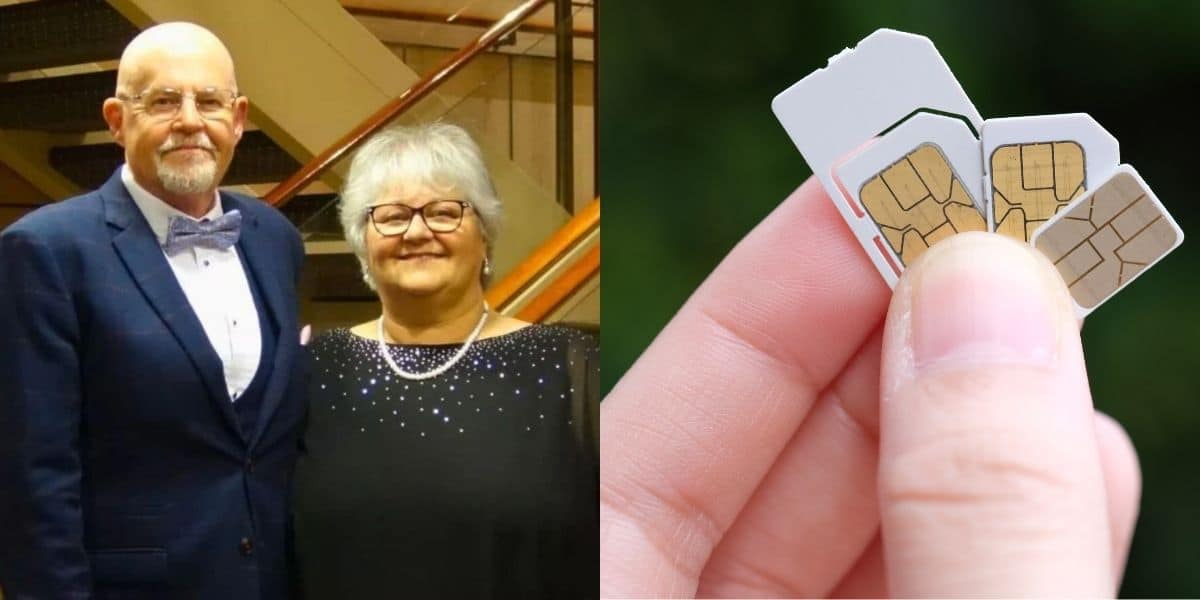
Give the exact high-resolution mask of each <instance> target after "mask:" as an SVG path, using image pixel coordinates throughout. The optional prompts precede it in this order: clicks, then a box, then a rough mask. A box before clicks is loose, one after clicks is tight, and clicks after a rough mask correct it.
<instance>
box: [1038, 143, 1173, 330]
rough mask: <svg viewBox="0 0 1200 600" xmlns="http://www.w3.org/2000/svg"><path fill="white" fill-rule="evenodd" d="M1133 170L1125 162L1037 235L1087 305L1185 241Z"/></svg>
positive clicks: (1074, 293) (1076, 296)
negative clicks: (1087, 195)
mask: <svg viewBox="0 0 1200 600" xmlns="http://www.w3.org/2000/svg"><path fill="white" fill-rule="evenodd" d="M1126 169H1128V171H1127V170H1126ZM1129 171H1132V169H1131V168H1129V167H1125V166H1122V168H1121V170H1119V171H1118V172H1117V173H1116V174H1115V175H1113V176H1112V177H1111V178H1110V179H1109V180H1108V181H1106V182H1104V183H1103V184H1101V185H1100V186H1099V187H1097V188H1096V190H1095V192H1094V193H1092V194H1091V195H1090V196H1089V197H1087V198H1083V199H1081V200H1080V201H1079V203H1078V204H1077V205H1075V206H1073V207H1071V208H1070V209H1069V210H1068V212H1066V213H1065V214H1063V215H1062V217H1061V218H1059V219H1055V220H1054V221H1052V222H1050V223H1049V224H1047V225H1046V227H1045V228H1043V229H1042V230H1041V231H1039V232H1038V234H1037V237H1036V238H1035V239H1034V245H1035V246H1036V247H1037V249H1038V250H1041V251H1042V253H1044V254H1045V255H1046V256H1047V257H1049V258H1050V260H1051V261H1052V262H1053V263H1054V264H1055V266H1056V267H1058V272H1059V273H1061V274H1062V276H1063V280H1064V281H1066V282H1067V286H1068V287H1069V288H1070V290H1071V296H1072V297H1073V298H1074V299H1075V302H1076V303H1078V304H1079V306H1081V307H1083V308H1084V309H1088V310H1090V309H1092V308H1095V307H1096V306H1097V305H1099V304H1100V303H1101V302H1103V301H1104V300H1105V299H1106V298H1108V297H1109V296H1111V295H1113V293H1115V292H1116V291H1117V290H1119V289H1120V288H1121V287H1122V286H1124V285H1125V284H1127V283H1129V281H1130V280H1131V279H1133V278H1134V277H1135V276H1137V274H1138V273H1140V272H1142V271H1143V270H1145V269H1146V267H1148V266H1150V265H1151V264H1152V263H1154V262H1155V261H1156V260H1158V259H1159V258H1162V256H1163V255H1165V254H1166V253H1167V252H1170V251H1171V249H1173V248H1174V247H1175V246H1177V245H1178V244H1179V243H1180V242H1181V241H1182V236H1181V234H1180V231H1179V228H1178V226H1177V225H1175V222H1174V221H1173V220H1172V219H1171V216H1170V215H1169V214H1167V212H1166V211H1165V210H1164V209H1163V208H1162V205H1161V204H1159V202H1158V201H1157V200H1156V199H1154V197H1153V194H1152V193H1151V192H1150V190H1149V189H1148V188H1146V187H1145V184H1144V183H1142V182H1140V180H1139V179H1138V178H1137V177H1136V176H1135V175H1134V174H1131V173H1130V172H1129Z"/></svg>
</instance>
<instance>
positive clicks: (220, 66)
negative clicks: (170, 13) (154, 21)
mask: <svg viewBox="0 0 1200 600" xmlns="http://www.w3.org/2000/svg"><path fill="white" fill-rule="evenodd" d="M191 65H201V66H203V67H204V68H206V69H208V70H209V71H210V73H211V74H212V76H213V77H215V78H216V79H217V81H212V82H209V85H212V86H216V87H222V88H228V89H237V79H236V77H235V76H234V72H233V57H232V56H230V54H229V50H228V49H227V48H225V44H223V43H221V40H220V39H218V38H217V36H215V35H213V33H212V32H211V31H209V30H207V29H205V28H203V27H201V26H199V25H195V24H193V23H183V22H177V23H163V24H161V25H155V26H153V27H150V28H149V29H146V30H145V31H143V32H141V33H139V34H138V35H137V37H135V38H133V41H131V42H129V45H128V46H126V47H125V52H123V53H122V54H121V62H120V64H119V65H118V67H117V93H118V94H125V95H129V94H136V93H138V92H140V91H141V90H143V89H145V87H146V86H147V84H148V83H149V81H150V80H152V79H154V78H155V77H159V76H162V75H164V74H165V75H167V76H168V77H169V76H170V71H171V70H172V69H178V68H186V67H188V66H191Z"/></svg>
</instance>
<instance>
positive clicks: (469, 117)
mask: <svg viewBox="0 0 1200 600" xmlns="http://www.w3.org/2000/svg"><path fill="white" fill-rule="evenodd" d="M422 2H423V3H424V4H430V3H431V2H432V5H431V8H435V7H436V6H433V5H437V4H438V3H439V2H434V1H433V0H404V1H402V2H393V3H392V4H399V5H404V6H409V7H411V6H417V5H420V4H422ZM373 4H376V5H378V4H383V5H386V4H387V2H383V3H379V2H374V3H373ZM442 4H444V3H442ZM497 4H499V5H501V7H503V6H504V5H506V4H511V2H505V1H501V0H490V1H485V2H483V3H478V2H476V3H473V4H472V5H471V6H472V7H473V8H478V7H480V6H482V7H483V8H485V9H486V8H487V7H488V6H492V8H496V7H495V6H494V5H497ZM235 6H236V7H235ZM272 10H274V11H276V12H274V13H271V12H264V11H272ZM347 10H348V11H349V12H347ZM256 11H257V13H258V14H252V13H255V12H256ZM484 12H485V13H486V12H487V11H486V10H485V11H484ZM356 13H357V14H356ZM500 13H501V14H503V11H500ZM431 14H432V13H430V12H418V13H412V12H409V13H404V12H398V11H395V10H388V9H386V7H385V9H382V10H381V9H372V10H369V11H368V10H366V9H363V8H361V7H359V8H355V7H353V6H348V7H347V8H346V9H343V8H342V7H341V6H338V5H337V4H336V3H332V2H329V3H317V2H311V1H310V0H279V2H276V3H270V4H268V3H261V5H260V3H253V4H251V5H247V4H245V3H240V4H239V3H237V2H234V1H230V0H213V1H211V2H205V3H196V2H191V1H184V0H156V1H154V2H149V1H147V0H110V2H104V1H102V0H34V1H30V0H0V228H2V227H4V226H6V225H7V224H9V223H11V222H12V221H15V220H16V219H17V218H19V217H20V216H21V215H23V214H25V213H26V212H29V211H30V210H33V209H34V208H36V207H37V206H39V205H41V204H44V203H46V202H51V201H55V200H60V199H63V198H66V197H69V196H71V195H75V194H78V193H81V192H82V191H85V190H88V189H94V188H96V187H98V186H99V185H100V184H102V183H103V182H104V181H105V180H106V179H107V178H108V177H109V176H110V175H111V174H112V172H113V170H114V169H115V168H116V167H117V166H118V165H119V164H120V163H121V162H122V160H123V159H122V156H123V152H122V149H121V148H120V147H119V146H117V145H116V144H115V143H113V142H112V140H111V138H110V136H109V134H108V132H107V128H106V125H105V123H104V121H103V119H102V117H101V112H100V105H101V103H102V102H103V100H104V99H105V98H107V97H109V96H111V95H112V93H113V90H114V88H115V79H116V66H117V60H118V59H119V57H120V53H121V51H122V50H123V48H124V46H125V45H126V44H127V43H128V42H129V40H131V39H132V38H133V37H134V36H135V35H137V33H138V32H139V31H140V30H141V28H143V27H145V26H148V25H150V24H152V23H156V22H163V21H168V20H191V21H195V22H198V23H201V24H204V25H205V26H206V27H209V28H210V29H212V30H214V31H215V32H216V33H217V34H218V36H220V37H221V38H222V39H223V40H224V41H225V42H226V44H227V45H228V46H229V47H230V50H231V52H232V53H233V55H234V57H235V61H236V62H237V68H238V78H239V84H240V85H241V87H242V91H243V93H245V94H246V95H247V96H248V97H249V98H250V100H251V115H250V120H251V123H250V125H249V126H248V128H247V132H246V134H245V135H244V136H243V138H242V140H241V142H240V143H239V145H238V148H237V151H236V152H235V154H234V158H233V163H232V164H231V166H230V169H229V172H228V174H227V175H226V177H225V179H224V181H223V184H224V186H225V187H226V188H229V189H233V190H235V191H239V192H242V193H245V194H248V195H252V196H259V197H261V196H263V195H264V194H265V193H266V192H267V191H268V190H270V189H271V188H272V187H274V185H275V184H276V183H277V182H279V181H281V180H283V179H285V178H287V177H288V176H290V175H292V174H293V173H294V172H296V171H297V169H299V168H300V166H301V164H302V162H306V161H308V160H309V159H311V158H312V157H313V156H314V155H316V154H317V153H319V152H320V151H322V150H324V149H325V147H326V146H327V145H328V144H330V143H332V142H333V141H334V140H335V139H337V137H339V136H340V134H343V133H345V132H346V131H348V130H349V129H351V128H352V127H353V126H354V125H357V124H358V122H359V121H361V120H362V119H363V118H364V117H365V116H366V115H368V114H370V113H371V112H373V111H374V110H375V109H376V108H378V107H379V106H380V105H382V104H383V103H384V102H386V101H387V100H388V99H390V98H393V97H395V96H398V95H399V94H400V93H401V92H403V91H404V90H406V89H408V87H409V86H411V85H412V84H413V83H414V82H416V81H417V80H418V78H419V73H418V69H420V72H422V73H423V72H425V71H426V70H427V69H428V68H429V64H430V63H431V62H434V61H435V60H436V59H437V58H438V57H439V55H446V54H448V53H452V52H453V50H452V48H451V44H453V43H457V41H455V40H456V38H455V35H458V34H461V33H462V31H461V30H463V27H462V26H461V25H454V26H450V25H445V24H444V23H433V22H430V15H431ZM485 16H486V17H492V15H485ZM434 20H436V19H434ZM486 20H487V19H483V18H481V19H480V24H482V22H484V21H486ZM466 21H467V22H469V21H470V20H469V19H467V20H466ZM247 23H270V25H269V26H267V25H261V26H256V27H247ZM551 24H552V23H551ZM539 27H541V29H543V30H544V29H545V26H544V25H541V26H538V25H534V26H532V27H531V28H530V29H529V30H525V29H523V30H521V31H519V32H518V33H517V34H515V35H513V36H511V38H510V39H509V40H507V42H506V43H507V46H506V47H502V48H500V50H501V51H502V52H505V53H508V54H509V55H510V56H511V55H520V54H521V53H522V52H525V53H528V54H529V55H531V56H538V55H545V54H546V47H547V44H546V43H545V42H544V41H542V42H539V41H537V40H538V39H544V38H545V37H546V34H545V31H541V32H539V31H538V28H539ZM256 28H257V32H256V31H254V29H256ZM477 28H478V24H477ZM247 29H250V31H248V32H247V31H246V30H247ZM467 29H469V27H468V28H467ZM264 30H267V31H269V38H267V37H266V36H265V35H264V34H263V31H264ZM455 31H457V32H458V33H457V34H456V33H455ZM264 39H269V40H270V42H271V43H264ZM447 40H449V41H450V43H449V44H446V43H445V42H446V41H447ZM530 40H534V41H532V42H531V41H530ZM549 45H550V47H551V54H552V41H551V43H550V44H549ZM577 45H578V39H577ZM577 54H579V52H578V51H577ZM481 58H483V59H487V60H484V61H480V63H481V64H479V65H470V66H469V67H470V69H468V70H473V71H474V74H472V75H467V74H466V73H464V74H462V75H460V76H456V77H457V78H456V79H455V80H452V81H450V82H448V85H446V86H445V87H446V88H449V89H450V91H449V92H447V93H446V94H444V95H443V94H440V93H435V94H433V95H431V97H430V98H429V99H428V100H426V101H423V102H422V104H421V105H419V106H418V107H416V109H415V110H413V111H411V113H412V114H407V115H406V117H402V119H401V120H402V121H403V120H405V119H408V120H413V121H415V120H427V119H431V118H439V117H442V118H449V119H450V120H453V121H455V122H459V123H460V124H464V125H466V126H467V127H468V128H469V129H473V130H475V131H476V135H477V137H480V142H481V145H482V146H484V149H485V154H488V162H489V165H490V166H491V168H492V171H493V176H494V178H495V180H496V185H497V188H498V189H499V191H500V193H501V195H502V197H504V198H505V200H506V203H507V209H508V211H507V212H508V221H509V225H508V227H506V231H505V234H506V235H505V237H504V238H502V239H501V246H500V247H498V248H497V257H496V258H497V260H496V262H495V264H496V267H497V270H498V273H499V275H501V276H503V275H504V274H505V273H506V272H508V271H509V270H512V269H513V268H515V267H516V266H517V265H518V264H519V263H520V262H521V261H522V260H523V259H524V258H525V257H526V256H527V255H529V254H530V253H531V252H532V251H533V250H534V249H535V248H537V247H538V244H539V242H540V241H541V240H543V239H545V238H546V237H547V236H549V234H550V233H551V232H553V231H554V230H555V229H557V228H558V227H559V226H560V225H561V224H562V223H564V222H566V220H567V219H568V217H569V216H570V214H569V213H570V212H571V211H572V210H573V209H574V208H575V207H574V206H568V207H565V208H564V207H561V206H559V205H558V204H557V203H556V202H555V201H554V200H553V198H552V195H553V194H552V191H553V189H554V188H553V183H552V181H553V173H551V174H550V181H551V184H550V186H549V191H547V189H546V183H545V182H546V179H547V177H546V174H545V172H544V171H545V169H542V168H532V169H527V168H522V167H521V166H519V165H518V164H517V162H518V161H521V160H524V161H525V162H526V163H529V162H531V157H532V159H537V158H539V157H538V156H536V155H535V154H536V153H537V152H545V150H544V146H546V144H544V143H539V140H529V141H521V140H519V139H518V132H522V131H525V130H527V129H531V128H536V127H537V126H539V125H540V126H541V127H545V124H544V123H543V121H545V119H544V118H541V115H540V114H538V113H537V112H536V109H535V110H534V111H533V112H530V111H531V109H529V108H528V105H529V104H530V103H529V102H528V101H527V99H525V98H521V99H520V101H517V100H515V99H516V98H517V96H518V95H520V93H519V90H517V89H516V88H514V86H513V81H512V79H513V77H512V76H511V75H509V76H508V77H507V79H508V81H507V82H506V85H507V86H508V88H507V89H508V94H509V108H508V113H509V114H508V119H507V120H508V123H509V125H510V127H509V129H508V132H507V135H508V136H509V138H508V139H507V140H488V139H486V136H481V135H480V133H481V132H483V133H485V134H486V133H488V132H489V131H490V130H492V129H495V127H494V124H495V123H500V122H502V121H501V119H500V118H498V117H499V116H500V115H498V112H497V110H496V102H494V98H491V96H492V95H494V93H495V92H496V90H497V89H499V88H500V87H501V86H500V85H499V84H498V82H499V80H500V77H502V76H503V75H504V74H503V73H502V69H501V68H500V66H502V65H503V64H504V63H503V61H505V60H509V59H506V58H503V56H502V55H501V54H500V53H496V55H495V56H493V55H492V53H489V54H488V55H486V56H483V57H481ZM489 61H490V62H489ZM410 62H411V63H414V64H415V66H416V68H414V67H413V66H410V65H409V64H408V63H410ZM498 65H500V66H498ZM472 78H474V81H472ZM585 83H586V84H589V86H588V87H589V88H590V83H591V82H590V81H585ZM517 85H521V84H520V82H518V84H517ZM525 85H531V84H529V83H528V82H526V83H525ZM537 87H538V86H536V85H534V86H533V88H530V89H535V88H537ZM542 87H544V86H542ZM520 92H522V93H523V92H524V90H520ZM552 92H553V90H552V89H551V93H552ZM589 93H590V90H589ZM534 100H535V102H536V100H537V99H536V98H535V99H534ZM589 102H590V100H589ZM518 104H519V105H520V106H517V105H518ZM514 106H517V108H515V109H514V108H513V107H514ZM522 111H524V112H522ZM543 112H544V111H543ZM514 114H515V115H516V118H514V116H513V115H514ZM493 117H497V118H493ZM521 119H525V120H526V123H524V124H523V123H521V122H520V121H521ZM590 119H591V116H590V114H589V115H588V118H587V121H590ZM576 120H577V122H578V121H579V120H580V119H579V118H578V115H577V119H576ZM589 125H590V123H589ZM589 135H590V130H589ZM526 137H529V136H526ZM514 139H518V141H517V142H514ZM550 141H551V143H552V142H553V140H550ZM588 143H590V138H589V140H588ZM497 146H499V148H497ZM526 148H528V149H526ZM584 160H589V161H590V160H591V157H590V153H589V156H586V157H584ZM542 162H545V161H542ZM576 162H577V164H578V163H579V162H580V161H578V160H577V161H576ZM347 166H348V161H342V163H340V164H337V165H335V166H334V168H332V169H330V170H329V171H327V172H326V173H325V174H324V175H323V176H322V177H321V179H320V180H319V181H317V182H314V183H312V184H311V185H308V186H307V187H306V188H304V189H303V190H302V191H301V193H300V195H298V196H296V197H295V198H293V199H292V200H291V201H290V202H288V203H287V204H286V205H284V206H283V207H282V209H281V210H282V212H283V213H284V214H285V215H286V216H287V217H288V218H289V219H290V220H291V221H292V222H293V223H294V224H296V225H297V227H299V228H300V229H301V231H302V232H303V233H304V234H305V235H306V238H307V239H308V240H309V243H307V244H306V246H307V248H308V251H309V254H310V257H309V268H308V269H307V271H308V276H307V278H306V279H307V281H306V282H305V285H304V287H303V289H304V291H305V299H304V301H303V304H304V309H305V312H306V313H311V314H319V315H321V317H320V318H318V319H314V320H315V321H318V322H328V323H329V324H341V323H345V322H348V321H351V320H355V319H357V318H359V316H360V315H362V314H368V313H369V312H374V311H375V310H377V309H376V308H374V306H373V300H374V295H373V294H372V293H371V292H369V291H368V290H366V288H365V286H363V285H362V283H361V279H360V275H359V271H358V264H357V261H356V260H355V259H354V258H353V257H352V256H351V255H349V253H348V252H349V251H348V248H347V247H346V246H345V244H344V243H340V242H338V241H337V240H339V239H340V228H339V227H338V225H337V223H336V218H335V211H334V210H333V206H334V201H335V194H334V191H335V190H336V189H337V188H338V187H339V186H340V184H341V177H342V174H343V173H344V172H345V168H346V167H347ZM587 166H588V169H587V173H588V174H589V178H586V179H585V182H584V183H585V185H588V187H590V184H591V179H590V173H591V169H590V165H587ZM588 197H589V198H590V196H588ZM514 223H515V224H516V226H515V227H514ZM597 295H598V292H597ZM593 312H595V319H596V320H598V316H599V315H598V307H597V308H596V309H595V310H594V311H593Z"/></svg>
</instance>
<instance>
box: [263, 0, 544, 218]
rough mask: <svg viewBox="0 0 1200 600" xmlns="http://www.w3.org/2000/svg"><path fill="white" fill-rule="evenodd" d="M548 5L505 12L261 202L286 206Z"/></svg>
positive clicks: (530, 0) (531, 3) (537, 0)
mask: <svg viewBox="0 0 1200 600" xmlns="http://www.w3.org/2000/svg"><path fill="white" fill-rule="evenodd" d="M549 1H550V0H527V1H526V2H524V3H522V4H521V5H519V6H517V7H516V8H514V9H512V10H511V11H509V12H508V14H506V15H504V16H503V17H501V18H500V20H499V21H496V22H495V24H493V25H492V26H491V27H489V28H488V29H487V30H486V31H484V32H483V33H482V34H480V36H479V37H478V38H477V39H476V40H475V41H473V42H471V43H470V44H467V45H466V46H464V47H463V48H462V49H461V50H459V51H458V52H456V53H454V56H451V57H450V58H448V59H446V61H445V62H443V63H442V64H441V65H440V66H439V67H438V68H437V69H435V70H434V71H433V72H432V73H430V74H429V75H426V76H425V77H422V78H421V80H420V81H418V82H417V83H416V84H415V85H413V86H412V87H410V88H408V89H407V90H405V92H404V93H403V94H400V96H399V97H397V98H396V99H395V100H392V101H390V102H388V103H387V104H385V105H383V107H382V108H380V109H379V110H377V111H375V113H374V114H372V115H371V116H369V117H367V119H366V120H365V121H363V122H362V123H360V124H359V125H358V126H357V127H355V128H354V129H353V130H351V131H350V133H347V134H346V135H344V136H342V138H341V139H339V140H338V141H336V142H334V144H333V145H332V146H330V147H329V148H326V149H325V151H323V152H321V153H320V154H318V155H317V156H315V157H313V159H312V160H310V161H308V163H307V164H305V165H304V166H303V167H301V168H300V170H299V171H296V172H295V173H293V174H292V176H291V177H288V178H287V179H286V180H284V181H283V182H282V183H280V184H279V185H277V186H275V187H274V189H272V190H271V191H270V192H268V193H267V195H266V196H265V197H264V198H263V200H265V201H266V202H267V203H268V204H271V205H272V206H275V207H280V206H283V205H284V204H287V202H288V201H289V200H291V199H292V197H293V196H295V195H296V194H297V193H299V192H300V190H302V189H304V187H305V186H307V185H308V184H309V183H312V181H313V180H314V179H316V178H317V177H318V176H319V175H320V174H321V173H323V172H325V170H326V169H328V168H329V167H330V166H332V165H333V164H335V163H336V162H337V161H339V160H341V158H342V157H343V156H345V155H346V154H347V153H349V152H351V151H352V150H354V149H355V148H357V147H358V146H359V144H361V143H363V142H364V141H366V139H367V138H368V137H371V135H373V134H374V133H376V132H377V131H379V130H380V129H383V128H384V126H386V125H387V124H388V123H389V122H391V120H392V119H395V118H396V117H397V116H399V115H400V114H401V113H403V112H404V111H406V110H408V109H409V108H410V107H412V106H413V105H414V104H416V103H417V102H418V101H419V100H421V99H422V98H424V97H425V96H426V95H428V94H429V92H432V91H433V90H434V88H436V87H438V86H439V85H441V84H442V82H444V81H445V80H446V79H447V78H449V77H450V76H451V75H453V74H454V73H456V72H457V71H458V70H459V69H461V68H462V67H463V65H465V64H466V63H467V62H468V61H470V60H471V59H472V58H474V57H475V56H476V55H477V54H479V53H481V52H483V51H484V50H486V49H488V48H489V47H491V45H492V44H494V43H495V42H496V40H499V39H500V38H502V37H504V36H506V35H508V34H509V33H510V32H512V31H513V30H514V29H516V28H517V26H518V25H520V24H521V22H522V21H524V20H525V19H528V18H529V16H530V15H532V14H533V13H535V12H537V11H538V9H540V8H542V7H543V6H545V5H546V4H547V3H548V2H549Z"/></svg>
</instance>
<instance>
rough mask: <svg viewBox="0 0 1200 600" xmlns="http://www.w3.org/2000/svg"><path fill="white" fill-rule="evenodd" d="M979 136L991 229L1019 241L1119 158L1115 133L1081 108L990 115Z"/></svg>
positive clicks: (1105, 174) (1107, 172)
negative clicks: (1062, 112)
mask: <svg viewBox="0 0 1200 600" xmlns="http://www.w3.org/2000/svg"><path fill="white" fill-rule="evenodd" d="M982 138H983V156H984V160H985V161H986V162H985V165H984V168H985V169H986V170H987V173H988V175H987V176H988V182H987V183H986V184H985V187H986V188H987V194H988V208H987V211H986V214H987V216H988V219H989V220H990V222H991V229H992V231H995V232H997V233H1001V234H1004V235H1007V236H1009V237H1013V238H1016V239H1018V240H1021V241H1029V240H1030V238H1031V237H1032V236H1033V232H1034V231H1035V230H1037V228H1038V227H1041V226H1042V225H1043V224H1045V222H1046V221H1048V220H1049V219H1050V218H1051V217H1053V216H1054V215H1055V214H1056V213H1058V211H1060V210H1062V209H1063V208H1065V207H1066V206H1067V204H1068V203H1070V201H1071V200H1073V199H1075V198H1078V197H1079V196H1081V195H1083V193H1084V192H1085V191H1087V190H1089V189H1091V188H1092V187H1095V185H1096V184H1097V183H1098V182H1100V181H1103V180H1105V179H1107V178H1108V176H1109V175H1110V174H1111V173H1112V172H1113V170H1114V169H1116V168H1117V164H1118V163H1119V162H1120V151H1119V147H1118V144H1117V140H1116V138H1114V137H1113V136H1112V135H1110V134H1109V133H1108V132H1107V131H1105V130H1104V128H1103V127H1101V126H1100V124H1099V123H1097V122H1096V121H1095V120H1094V119H1092V118H1091V117H1090V116H1088V115H1086V114H1082V113H1075V114H1065V115H1042V116H1036V117H1013V118H1007V119H989V120H987V121H984V123H983V135H982Z"/></svg>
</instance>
